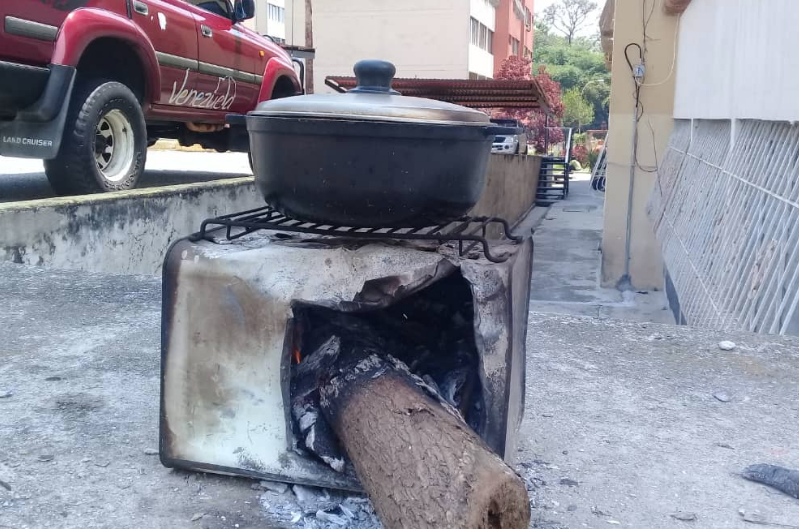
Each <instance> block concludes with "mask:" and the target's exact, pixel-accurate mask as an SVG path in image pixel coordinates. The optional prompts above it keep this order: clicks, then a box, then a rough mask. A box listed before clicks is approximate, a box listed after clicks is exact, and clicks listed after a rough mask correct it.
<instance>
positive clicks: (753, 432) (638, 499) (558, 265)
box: [0, 155, 799, 529]
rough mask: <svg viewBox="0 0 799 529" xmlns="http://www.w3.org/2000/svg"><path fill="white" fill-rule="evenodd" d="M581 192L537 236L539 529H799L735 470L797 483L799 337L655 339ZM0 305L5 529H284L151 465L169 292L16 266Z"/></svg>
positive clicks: (246, 499) (226, 496)
mask: <svg viewBox="0 0 799 529" xmlns="http://www.w3.org/2000/svg"><path fill="white" fill-rule="evenodd" d="M193 156H194V155H193ZM580 185H583V186H584V184H579V183H578V184H577V185H576V191H575V192H574V194H573V196H572V198H571V199H570V200H569V201H567V202H563V203H560V204H557V205H556V206H554V207H553V208H552V209H550V210H549V211H547V212H546V215H545V216H544V217H543V220H541V222H540V224H539V225H538V228H537V230H536V235H535V240H536V258H535V264H534V276H533V285H532V286H533V294H532V298H533V299H532V302H531V312H530V327H529V332H528V341H527V350H528V358H527V360H528V364H527V390H526V402H527V407H526V411H525V419H524V422H523V424H522V427H521V431H520V448H519V453H518V461H519V465H518V467H517V468H518V470H519V471H520V473H521V474H522V476H523V477H524V478H525V480H526V481H527V482H528V483H531V484H533V486H534V490H533V493H532V498H531V499H532V502H533V505H534V509H533V524H532V527H538V528H549V529H565V528H569V529H576V528H582V527H588V528H602V527H610V526H620V527H629V528H636V529H643V528H647V529H672V528H680V527H683V526H687V527H697V528H707V529H726V528H742V529H743V528H745V527H748V526H749V525H750V524H748V523H747V522H745V521H744V517H743V516H742V515H741V514H740V512H743V513H744V514H745V515H746V516H748V517H750V519H760V520H762V521H765V522H768V523H770V524H773V526H775V527H799V501H797V500H794V499H792V498H789V497H788V496H786V495H784V494H781V493H779V492H777V491H774V490H771V489H768V488H766V487H764V486H761V485H757V484H754V483H751V482H747V481H745V480H743V479H742V478H741V477H740V476H739V475H738V474H737V473H738V472H740V471H741V470H742V469H743V468H744V467H745V466H747V465H749V464H753V463H773V464H780V465H784V466H786V467H789V468H799V440H798V438H797V435H796V432H797V428H796V425H797V424H799V401H797V399H796V396H797V395H798V394H799V341H797V340H796V339H790V338H780V337H772V336H760V335H751V334H745V333H741V334H732V335H727V334H725V335H720V334H718V333H714V332H707V331H698V330H695V329H691V328H688V327H676V326H673V325H664V324H661V323H652V322H660V321H669V313H668V311H665V310H663V308H664V306H665V303H664V301H663V299H662V297H661V295H660V294H659V293H651V294H636V295H628V296H627V297H626V298H625V297H624V296H622V295H621V294H620V293H618V292H617V291H613V290H606V289H601V288H599V286H598V281H597V268H598V249H597V248H598V240H599V239H598V235H597V233H598V232H597V230H598V229H599V228H598V227H599V224H598V223H597V219H598V218H601V213H600V211H599V209H598V208H599V207H600V206H601V196H599V195H592V194H591V192H589V191H588V190H587V189H585V187H583V189H582V190H581V189H580ZM586 193H587V194H586ZM591 206H596V207H593V208H592V207H591ZM564 285H565V286H564ZM0 292H2V293H3V297H2V304H0V397H2V398H0V529H7V528H13V529H22V528H31V529H33V528H36V529H38V528H59V529H61V528H64V529H72V528H75V529H77V528H81V529H100V528H103V529H104V528H114V529H126V528H131V529H132V528H142V527H147V528H178V529H179V528H187V529H188V528H204V529H221V528H268V527H281V526H280V525H279V524H277V523H275V521H274V520H273V519H271V518H270V516H269V515H268V513H267V512H266V511H264V510H263V508H262V507H261V506H260V504H259V497H260V495H261V494H262V491H257V490H253V489H252V488H251V485H252V482H250V481H249V480H244V479H237V478H228V477H220V476H212V475H203V474H195V473H188V472H182V471H180V472H175V471H171V470H169V469H166V468H164V467H162V466H161V464H160V462H159V460H158V456H157V455H153V454H154V453H155V451H156V449H157V445H158V439H157V435H158V400H159V383H160V379H159V361H160V352H159V348H160V295H161V290H160V281H159V280H158V278H150V277H131V276H103V275H92V274H88V273H76V272H66V271H64V272H61V271H55V270H45V269H42V268H36V267H28V266H23V265H12V264H0ZM722 340H732V341H733V342H735V343H736V347H735V349H734V350H733V351H730V352H725V351H721V350H720V348H719V347H718V343H719V342H720V341H722ZM755 514H757V515H759V516H760V517H759V518H753V516H754V515H755ZM672 515H674V516H672ZM678 518H683V519H693V521H681V520H679V519H678ZM694 518H695V519H694ZM192 520H194V521H192Z"/></svg>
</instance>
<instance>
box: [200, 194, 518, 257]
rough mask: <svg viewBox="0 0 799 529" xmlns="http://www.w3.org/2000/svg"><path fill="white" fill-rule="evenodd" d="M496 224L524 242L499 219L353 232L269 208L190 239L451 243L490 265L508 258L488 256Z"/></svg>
mask: <svg viewBox="0 0 799 529" xmlns="http://www.w3.org/2000/svg"><path fill="white" fill-rule="evenodd" d="M495 224H498V225H500V226H501V227H502V230H503V232H504V236H505V238H506V239H507V240H508V241H509V242H511V243H514V244H515V243H519V242H521V241H522V240H523V239H524V238H523V237H519V236H516V235H513V234H512V233H511V229H510V225H509V224H508V221H506V220H504V219H501V218H499V217H462V218H460V219H458V220H456V221H454V222H451V223H447V224H441V225H439V226H428V227H425V228H387V227H374V228H353V227H349V226H334V225H331V224H323V223H317V222H306V221H303V220H299V219H294V218H291V217H288V216H286V215H283V214H282V213H280V212H278V211H276V210H274V209H272V208H271V207H270V206H265V207H262V208H257V209H251V210H249V211H242V212H239V213H231V214H229V215H222V216H220V217H215V218H212V219H208V220H205V221H203V223H202V225H201V227H200V231H199V232H198V233H196V234H195V235H193V236H192V239H193V240H199V239H208V240H213V235H212V233H214V232H216V231H219V230H224V236H225V238H226V239H228V240H234V239H238V238H240V237H243V236H244V235H247V234H249V233H252V232H254V231H258V230H272V231H279V232H294V233H306V234H312V235H328V236H335V237H347V238H351V239H373V240H411V241H438V242H440V243H443V242H449V241H452V242H457V243H458V251H459V254H460V255H461V256H464V255H466V254H468V253H469V252H471V251H472V250H473V249H475V248H477V247H478V245H479V247H480V248H479V249H480V250H482V253H483V255H484V256H485V258H486V259H488V260H489V261H491V262H493V263H502V262H505V261H506V260H507V259H508V257H507V256H505V255H494V254H493V253H492V252H491V243H490V242H489V240H488V239H487V231H488V227H489V226H491V225H495Z"/></svg>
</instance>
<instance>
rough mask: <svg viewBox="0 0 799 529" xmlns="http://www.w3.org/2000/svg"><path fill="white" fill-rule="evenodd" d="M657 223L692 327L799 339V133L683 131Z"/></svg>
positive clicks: (703, 124) (665, 167)
mask: <svg viewBox="0 0 799 529" xmlns="http://www.w3.org/2000/svg"><path fill="white" fill-rule="evenodd" d="M733 127H734V130H733ZM731 132H733V134H731ZM648 213H649V217H650V219H651V220H652V222H653V224H654V228H655V233H656V235H657V237H658V239H659V241H660V242H661V245H662V248H663V257H664V260H665V263H666V267H667V269H668V271H669V275H670V276H671V280H672V282H673V284H674V288H675V290H676V293H677V295H678V298H679V302H680V303H679V304H680V310H681V312H682V314H683V316H684V318H685V320H686V321H687V323H689V324H691V325H697V326H703V327H711V328H718V329H745V330H750V331H754V332H763V333H772V334H774V333H779V334H799V311H797V306H799V125H792V124H789V123H784V122H766V121H737V122H730V121H704V120H702V121H694V122H693V123H692V122H691V121H689V120H679V121H677V122H676V123H675V129H674V132H673V134H672V137H671V141H670V143H669V147H668V152H667V153H666V155H665V157H664V160H663V163H662V164H661V167H660V169H659V172H658V179H657V182H656V184H655V188H654V190H653V193H652V196H651V198H650V201H649V204H648Z"/></svg>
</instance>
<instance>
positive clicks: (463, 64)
mask: <svg viewBox="0 0 799 529" xmlns="http://www.w3.org/2000/svg"><path fill="white" fill-rule="evenodd" d="M268 1H270V2H271V1H273V0H268ZM283 1H284V5H285V9H286V27H285V32H286V33H285V35H286V36H285V39H286V42H287V43H288V44H293V45H298V46H304V45H306V43H307V41H306V24H305V14H306V7H307V6H306V3H305V2H306V0H283ZM498 5H499V0H404V1H401V2H397V1H389V0H312V10H313V45H314V47H315V48H316V58H315V59H314V68H313V70H314V88H315V91H317V92H321V91H326V90H328V88H327V87H325V85H324V80H325V77H327V76H331V75H352V66H353V65H354V64H355V63H356V62H357V61H359V60H361V59H385V60H388V61H391V62H393V63H394V64H395V65H396V66H397V77H411V78H413V77H419V78H451V79H469V78H472V79H479V78H490V77H492V75H493V70H494V58H493V53H492V46H493V33H494V29H495V23H496V8H497V6H498Z"/></svg>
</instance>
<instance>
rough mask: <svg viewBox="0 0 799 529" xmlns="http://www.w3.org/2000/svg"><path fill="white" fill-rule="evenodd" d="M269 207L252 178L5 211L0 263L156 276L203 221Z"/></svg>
mask: <svg viewBox="0 0 799 529" xmlns="http://www.w3.org/2000/svg"><path fill="white" fill-rule="evenodd" d="M262 205H263V198H262V197H261V196H260V194H258V193H257V192H256V190H255V186H254V185H253V183H252V178H234V179H229V180H219V181H216V182H208V183H202V184H189V185H182V186H173V187H170V188H160V189H138V190H134V191H132V192H121V193H107V194H103V195H95V196H89V197H63V198H53V199H44V200H32V201H28V202H8V203H3V204H0V259H2V260H5V261H13V262H16V263H24V264H32V265H40V266H48V267H53V268H61V269H73V270H85V271H89V272H104V273H111V274H128V275H147V274H157V273H159V272H160V270H161V263H162V261H163V258H164V254H165V252H166V250H167V248H168V247H169V245H170V244H171V243H172V242H173V241H174V240H176V239H178V238H181V237H185V236H187V235H189V234H191V233H194V232H196V231H197V230H198V229H199V227H200V223H201V222H202V220H204V219H206V218H208V217H213V216H217V215H222V214H225V213H231V212H234V211H240V210H245V209H252V208H255V207H259V206H262Z"/></svg>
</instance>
